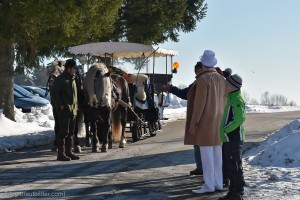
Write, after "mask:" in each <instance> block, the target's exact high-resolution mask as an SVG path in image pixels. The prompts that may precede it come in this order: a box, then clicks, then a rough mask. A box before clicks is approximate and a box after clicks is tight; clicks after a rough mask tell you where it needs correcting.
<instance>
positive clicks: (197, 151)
mask: <svg viewBox="0 0 300 200" xmlns="http://www.w3.org/2000/svg"><path fill="white" fill-rule="evenodd" d="M200 68H201V62H197V64H196V65H195V68H194V71H195V74H196V76H197V75H198V74H199V73H200V72H201V71H200V70H198V69H200ZM216 70H217V72H218V73H219V74H221V75H222V76H224V77H225V78H227V77H228V76H230V75H231V73H232V70H231V69H230V68H226V69H225V70H224V71H222V70H221V69H220V68H216ZM192 86H193V83H191V84H190V85H189V86H188V87H186V88H183V89H180V88H178V87H176V86H174V85H166V87H165V90H166V91H169V92H170V93H171V94H174V95H176V96H177V97H179V98H181V99H185V100H187V94H188V92H189V90H190V88H191V87H192ZM194 155H195V162H196V169H194V170H192V171H190V175H202V174H203V171H202V163H201V155H200V148H199V146H197V145H194ZM226 179H227V178H225V182H226V185H227V181H226Z"/></svg>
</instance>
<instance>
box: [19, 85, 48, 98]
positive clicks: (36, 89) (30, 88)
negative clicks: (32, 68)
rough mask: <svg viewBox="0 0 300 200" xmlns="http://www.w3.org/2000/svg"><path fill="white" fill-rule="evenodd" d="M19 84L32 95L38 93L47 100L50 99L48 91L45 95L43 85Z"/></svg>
mask: <svg viewBox="0 0 300 200" xmlns="http://www.w3.org/2000/svg"><path fill="white" fill-rule="evenodd" d="M21 86H22V87H23V88H25V89H26V90H28V91H29V92H31V93H32V94H34V95H39V96H40V97H42V98H45V99H47V100H48V101H50V99H51V97H50V93H48V95H47V96H46V97H45V94H46V92H47V90H46V89H44V87H35V86H28V85H21Z"/></svg>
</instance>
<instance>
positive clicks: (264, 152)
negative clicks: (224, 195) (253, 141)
mask: <svg viewBox="0 0 300 200" xmlns="http://www.w3.org/2000/svg"><path fill="white" fill-rule="evenodd" d="M299 143H300V120H294V121H292V122H291V123H289V124H287V125H285V126H284V127H282V128H281V129H280V130H278V131H276V132H274V133H273V134H271V135H269V136H268V137H267V138H265V140H263V141H262V142H261V143H260V145H259V146H258V147H256V148H253V149H252V150H250V151H248V152H247V153H246V154H245V157H247V159H248V161H249V163H250V164H252V165H260V166H264V167H267V166H272V167H284V168H292V167H300V153H299V152H300V145H299Z"/></svg>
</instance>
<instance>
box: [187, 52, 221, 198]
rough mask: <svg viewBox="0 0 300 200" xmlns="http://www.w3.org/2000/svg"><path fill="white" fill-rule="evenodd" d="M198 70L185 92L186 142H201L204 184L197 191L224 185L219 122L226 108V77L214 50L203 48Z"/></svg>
mask: <svg viewBox="0 0 300 200" xmlns="http://www.w3.org/2000/svg"><path fill="white" fill-rule="evenodd" d="M200 61H201V63H202V68H201V69H200V70H201V73H200V74H199V75H197V77H196V82H195V84H194V85H193V86H192V88H191V89H190V90H189V92H188V102H187V103H188V105H187V107H188V108H187V120H186V128H185V138H184V144H185V145H198V146H200V153H201V161H202V167H203V180H204V184H203V185H202V187H201V188H200V189H197V190H192V192H194V193H197V194H203V193H209V192H214V191H215V190H222V189H223V177H222V143H221V139H220V136H219V132H220V124H221V120H222V116H223V112H224V108H225V103H226V99H225V78H224V77H223V76H222V75H220V74H219V73H218V72H217V71H216V69H215V68H214V66H215V65H216V64H217V59H216V58H215V53H214V52H213V51H211V50H205V51H204V53H203V55H202V56H201V57H200Z"/></svg>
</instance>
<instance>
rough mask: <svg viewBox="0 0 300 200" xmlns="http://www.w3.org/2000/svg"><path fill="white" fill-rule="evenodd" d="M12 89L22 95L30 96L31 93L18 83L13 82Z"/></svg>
mask: <svg viewBox="0 0 300 200" xmlns="http://www.w3.org/2000/svg"><path fill="white" fill-rule="evenodd" d="M14 90H15V91H17V92H19V93H21V94H23V95H26V96H32V95H33V94H32V93H31V92H29V91H28V90H26V89H24V88H22V87H21V86H19V85H16V84H14Z"/></svg>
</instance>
